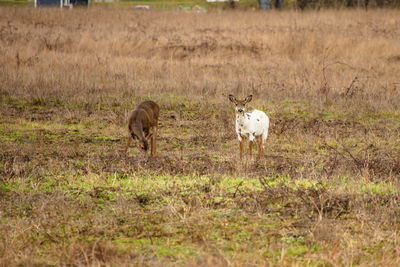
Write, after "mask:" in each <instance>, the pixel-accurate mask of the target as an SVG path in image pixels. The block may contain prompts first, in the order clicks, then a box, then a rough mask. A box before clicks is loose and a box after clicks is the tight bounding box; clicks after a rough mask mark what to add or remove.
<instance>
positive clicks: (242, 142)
mask: <svg viewBox="0 0 400 267" xmlns="http://www.w3.org/2000/svg"><path fill="white" fill-rule="evenodd" d="M243 144H244V139H242V140H240V160H242V157H243Z"/></svg>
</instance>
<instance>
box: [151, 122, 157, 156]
mask: <svg viewBox="0 0 400 267" xmlns="http://www.w3.org/2000/svg"><path fill="white" fill-rule="evenodd" d="M156 149H157V127H154V128H153V133H152V135H151V156H152V157H154V156H155V155H156Z"/></svg>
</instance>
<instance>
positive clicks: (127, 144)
mask: <svg viewBox="0 0 400 267" xmlns="http://www.w3.org/2000/svg"><path fill="white" fill-rule="evenodd" d="M131 141H132V137H131V136H128V141H127V142H126V147H125V154H126V152H127V151H128V147H129V145H130V144H131Z"/></svg>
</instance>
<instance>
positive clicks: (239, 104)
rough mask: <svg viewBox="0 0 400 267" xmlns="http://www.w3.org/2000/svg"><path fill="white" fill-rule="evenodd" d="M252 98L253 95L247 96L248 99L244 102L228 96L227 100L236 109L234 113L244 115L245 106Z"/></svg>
mask: <svg viewBox="0 0 400 267" xmlns="http://www.w3.org/2000/svg"><path fill="white" fill-rule="evenodd" d="M252 98H253V95H249V96H248V97H246V99H245V100H237V99H236V97H234V96H233V95H229V100H230V101H232V102H233V103H234V104H235V105H236V107H235V110H236V113H239V114H244V113H245V111H246V104H247V103H249V102H250V101H251V99H252Z"/></svg>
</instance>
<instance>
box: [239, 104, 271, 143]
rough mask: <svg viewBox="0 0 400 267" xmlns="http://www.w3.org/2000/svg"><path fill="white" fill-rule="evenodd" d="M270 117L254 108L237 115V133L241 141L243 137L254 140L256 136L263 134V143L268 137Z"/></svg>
mask: <svg viewBox="0 0 400 267" xmlns="http://www.w3.org/2000/svg"><path fill="white" fill-rule="evenodd" d="M268 128H269V118H268V116H267V115H266V114H265V113H264V112H262V111H260V110H257V109H255V110H252V111H250V112H246V113H244V114H243V115H242V114H237V115H236V134H237V135H238V139H239V141H241V140H242V137H246V138H249V140H250V141H254V139H255V137H256V136H261V137H262V141H263V143H264V142H265V140H266V139H267V137H268Z"/></svg>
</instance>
